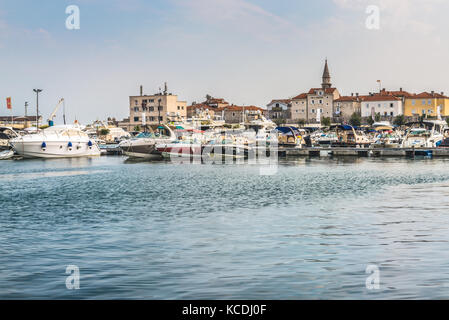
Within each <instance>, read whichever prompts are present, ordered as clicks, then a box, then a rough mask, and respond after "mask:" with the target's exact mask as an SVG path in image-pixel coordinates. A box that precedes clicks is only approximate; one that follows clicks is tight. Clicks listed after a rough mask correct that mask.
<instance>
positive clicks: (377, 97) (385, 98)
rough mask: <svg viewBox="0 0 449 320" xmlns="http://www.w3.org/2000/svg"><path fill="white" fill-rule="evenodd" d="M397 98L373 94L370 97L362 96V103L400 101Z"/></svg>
mask: <svg viewBox="0 0 449 320" xmlns="http://www.w3.org/2000/svg"><path fill="white" fill-rule="evenodd" d="M400 100H401V99H399V98H398V97H395V96H393V95H380V94H375V95H372V96H363V101H400Z"/></svg>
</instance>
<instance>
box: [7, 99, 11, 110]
mask: <svg viewBox="0 0 449 320" xmlns="http://www.w3.org/2000/svg"><path fill="white" fill-rule="evenodd" d="M6 108H8V109H9V110H11V109H12V106H11V97H8V98H6Z"/></svg>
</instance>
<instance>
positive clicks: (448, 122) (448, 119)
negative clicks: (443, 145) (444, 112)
mask: <svg viewBox="0 0 449 320" xmlns="http://www.w3.org/2000/svg"><path fill="white" fill-rule="evenodd" d="M446 122H447V125H448V126H449V117H447V118H446Z"/></svg>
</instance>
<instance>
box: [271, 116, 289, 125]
mask: <svg viewBox="0 0 449 320" xmlns="http://www.w3.org/2000/svg"><path fill="white" fill-rule="evenodd" d="M273 122H274V123H276V125H277V126H281V125H283V124H285V123H286V120H285V119H283V118H279V119H274V120H273Z"/></svg>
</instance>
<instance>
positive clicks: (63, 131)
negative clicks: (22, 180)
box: [10, 124, 100, 158]
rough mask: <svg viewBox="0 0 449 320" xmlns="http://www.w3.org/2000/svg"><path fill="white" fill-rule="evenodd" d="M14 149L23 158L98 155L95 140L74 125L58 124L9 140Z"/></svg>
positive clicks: (98, 150) (98, 151)
mask: <svg viewBox="0 0 449 320" xmlns="http://www.w3.org/2000/svg"><path fill="white" fill-rule="evenodd" d="M10 144H11V146H12V147H13V149H14V151H15V152H16V153H17V154H19V155H21V156H23V157H24V158H76V157H91V156H99V155H100V149H99V147H98V145H97V144H96V143H95V141H92V140H90V138H89V136H88V135H87V134H86V133H85V132H83V131H82V130H81V127H80V126H79V125H77V124H75V125H58V126H52V127H49V128H47V129H44V130H40V131H37V132H36V133H33V134H25V135H23V136H18V137H16V138H13V139H11V140H10Z"/></svg>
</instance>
